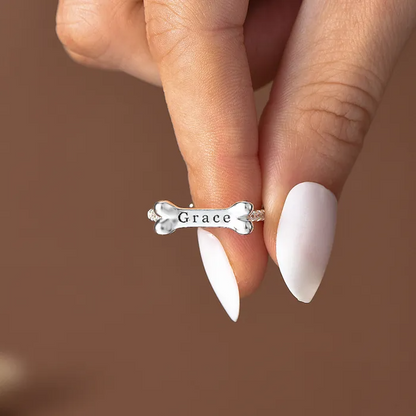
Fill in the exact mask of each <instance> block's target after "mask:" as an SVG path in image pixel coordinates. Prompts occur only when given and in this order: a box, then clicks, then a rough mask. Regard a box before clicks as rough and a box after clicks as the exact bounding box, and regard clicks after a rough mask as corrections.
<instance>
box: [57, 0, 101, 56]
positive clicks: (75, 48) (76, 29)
mask: <svg viewBox="0 0 416 416" xmlns="http://www.w3.org/2000/svg"><path fill="white" fill-rule="evenodd" d="M56 33H57V36H58V38H59V40H60V41H61V43H62V44H63V45H64V47H65V48H66V49H67V51H69V52H70V56H71V57H73V58H74V59H75V60H76V61H77V62H80V63H82V61H83V60H82V59H80V58H78V57H79V56H84V57H87V58H91V59H98V58H99V57H100V56H102V55H103V54H104V53H105V52H106V50H107V48H108V46H109V39H108V35H107V31H106V28H105V24H104V21H103V18H102V13H101V10H100V7H99V5H98V4H97V3H95V2H89V1H81V2H67V3H64V4H63V6H62V7H60V9H59V11H58V15H57V20H56Z"/></svg>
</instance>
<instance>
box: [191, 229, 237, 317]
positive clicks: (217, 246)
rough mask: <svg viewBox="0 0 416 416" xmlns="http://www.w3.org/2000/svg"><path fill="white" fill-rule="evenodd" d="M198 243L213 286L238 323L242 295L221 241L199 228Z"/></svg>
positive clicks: (230, 315) (226, 308)
mask: <svg viewBox="0 0 416 416" xmlns="http://www.w3.org/2000/svg"><path fill="white" fill-rule="evenodd" d="M198 242H199V249H200V251H201V257H202V263H203V264H204V268H205V272H206V274H207V276H208V279H209V281H210V283H211V286H212V288H213V289H214V292H215V294H216V295H217V297H218V299H219V301H220V302H221V304H222V306H223V308H224V309H225V311H226V312H227V313H228V315H229V317H230V318H231V319H232V320H233V321H234V322H236V321H237V319H238V314H239V313H240V294H239V292H238V285H237V280H236V278H235V275H234V272H233V269H232V268H231V265H230V262H229V260H228V257H227V254H226V253H225V250H224V248H223V246H222V244H221V243H220V240H218V238H217V237H215V236H214V235H213V234H211V233H210V232H208V231H206V230H204V229H202V228H198Z"/></svg>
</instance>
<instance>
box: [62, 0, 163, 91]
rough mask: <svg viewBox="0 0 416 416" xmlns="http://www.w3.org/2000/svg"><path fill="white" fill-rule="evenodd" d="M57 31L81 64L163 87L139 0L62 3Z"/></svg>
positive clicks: (87, 0)
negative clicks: (149, 45) (127, 75)
mask: <svg viewBox="0 0 416 416" xmlns="http://www.w3.org/2000/svg"><path fill="white" fill-rule="evenodd" d="M56 31H57V34H58V37H59V39H60V41H61V42H62V43H63V45H64V47H65V50H66V51H67V52H68V54H69V55H70V56H71V57H72V58H73V59H74V60H75V61H76V62H78V63H81V64H84V65H87V66H93V67H98V68H102V69H113V70H120V71H124V72H126V73H128V74H131V75H133V76H135V77H137V78H140V79H143V80H144V81H147V82H150V83H152V84H155V85H160V79H159V72H158V69H157V66H156V64H155V62H154V61H153V59H152V56H151V54H150V51H149V47H148V44H147V39H146V28H145V21H144V10H143V3H142V2H141V1H137V0H100V1H95V0H60V1H59V6H58V12H57V18H56Z"/></svg>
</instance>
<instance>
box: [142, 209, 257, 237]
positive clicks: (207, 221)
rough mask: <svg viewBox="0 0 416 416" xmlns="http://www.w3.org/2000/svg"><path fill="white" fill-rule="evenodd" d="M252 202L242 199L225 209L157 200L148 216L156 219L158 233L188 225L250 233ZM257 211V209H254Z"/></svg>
mask: <svg viewBox="0 0 416 416" xmlns="http://www.w3.org/2000/svg"><path fill="white" fill-rule="evenodd" d="M252 212H253V204H251V203H250V202H246V201H242V202H237V203H236V204H234V205H232V206H231V207H230V208H225V209H197V208H179V207H177V206H176V205H174V204H172V203H171V202H169V201H159V202H157V203H156V204H155V207H154V209H153V210H150V211H149V214H148V215H149V218H150V219H152V220H154V221H156V224H155V231H156V232H157V233H158V234H161V235H166V234H171V233H173V232H174V231H175V230H177V229H178V228H188V227H203V228H209V227H221V228H230V229H231V230H234V231H236V232H237V233H239V234H244V235H245V234H250V233H251V232H252V231H253V224H252V221H258V220H259V219H252V218H250V217H249V215H250V214H251V213H252ZM255 212H258V211H255Z"/></svg>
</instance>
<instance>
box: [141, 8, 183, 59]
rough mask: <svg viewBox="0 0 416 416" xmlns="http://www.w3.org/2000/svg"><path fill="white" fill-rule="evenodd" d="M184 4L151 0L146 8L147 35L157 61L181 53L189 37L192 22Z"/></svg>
mask: <svg viewBox="0 0 416 416" xmlns="http://www.w3.org/2000/svg"><path fill="white" fill-rule="evenodd" d="M183 7H184V6H183V5H181V4H180V3H174V2H171V1H168V0H165V1H163V0H151V1H149V2H148V4H147V5H146V8H145V17H146V35H147V42H148V45H149V49H150V51H151V53H152V55H153V57H154V58H155V60H156V61H158V62H161V61H163V60H164V59H165V58H166V57H169V56H172V55H176V54H180V51H181V49H182V48H181V46H182V45H183V44H184V41H185V40H186V39H187V38H188V32H189V27H190V26H191V25H190V22H189V21H188V18H187V17H186V16H187V14H186V13H184V11H183V10H182V9H183Z"/></svg>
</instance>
